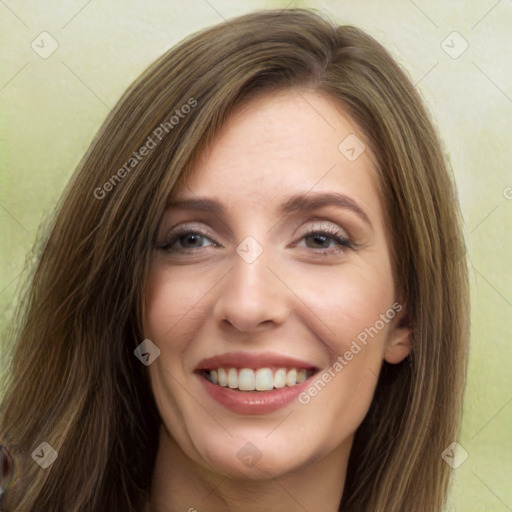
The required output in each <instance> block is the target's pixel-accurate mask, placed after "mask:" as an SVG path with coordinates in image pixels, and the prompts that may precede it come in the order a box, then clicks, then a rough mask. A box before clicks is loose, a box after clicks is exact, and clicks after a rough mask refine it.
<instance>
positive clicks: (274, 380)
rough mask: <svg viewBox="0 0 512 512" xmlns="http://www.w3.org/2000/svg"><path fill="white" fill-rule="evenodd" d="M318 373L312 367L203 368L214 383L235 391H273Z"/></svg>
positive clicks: (207, 377) (207, 378)
mask: <svg viewBox="0 0 512 512" xmlns="http://www.w3.org/2000/svg"><path fill="white" fill-rule="evenodd" d="M315 373H316V370H315V369H312V368H275V369H272V368H258V369H256V370H254V369H252V368H216V369H211V370H201V375H202V376H203V377H204V378H205V379H206V380H207V381H209V382H211V383H212V384H216V385H217V386H221V387H225V388H230V389H232V390H234V391H271V390H273V389H281V388H284V387H293V386H297V385H299V384H302V383H303V382H305V381H306V380H307V379H309V378H310V377H311V376H312V375H314V374H315Z"/></svg>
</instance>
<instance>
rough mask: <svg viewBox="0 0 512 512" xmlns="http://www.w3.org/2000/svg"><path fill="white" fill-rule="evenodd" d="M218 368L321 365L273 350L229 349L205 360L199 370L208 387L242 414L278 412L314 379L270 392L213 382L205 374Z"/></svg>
mask: <svg viewBox="0 0 512 512" xmlns="http://www.w3.org/2000/svg"><path fill="white" fill-rule="evenodd" d="M216 368H251V369H254V370H255V369H258V368H271V369H277V368H288V369H290V368H296V369H301V368H304V369H307V370H310V369H313V370H318V367H316V366H315V365H314V364H312V363H310V362H309V361H306V360H304V359H300V358H296V357H290V356H286V355H283V354H277V353H273V352H258V353H256V352H226V353H224V354H218V355H215V356H212V357H208V358H206V359H203V360H202V361H201V362H200V363H199V364H198V365H197V367H196V369H195V373H196V374H197V375H198V377H199V378H200V380H201V382H202V385H203V386H204V389H205V390H206V392H207V393H208V394H209V395H210V396H211V397H212V398H213V399H214V400H215V401H217V402H218V403H220V404H221V405H223V406H224V407H226V408H228V409H230V410H231V411H233V412H235V413H238V414H268V413H271V412H273V411H277V410H278V409H280V408H282V407H284V406H286V405H288V404H289V403H290V402H292V401H293V400H295V399H296V398H297V396H298V395H299V394H300V393H301V392H302V391H304V390H305V389H306V388H307V387H308V386H309V384H310V382H309V381H310V379H307V380H306V381H305V382H303V383H301V384H297V385H295V386H290V387H288V386H286V387H284V388H280V389H272V390H270V391H238V390H234V389H231V388H228V387H224V386H219V385H217V384H213V383H212V382H210V381H209V380H207V379H206V378H205V377H204V375H203V373H204V371H206V370H212V369H216Z"/></svg>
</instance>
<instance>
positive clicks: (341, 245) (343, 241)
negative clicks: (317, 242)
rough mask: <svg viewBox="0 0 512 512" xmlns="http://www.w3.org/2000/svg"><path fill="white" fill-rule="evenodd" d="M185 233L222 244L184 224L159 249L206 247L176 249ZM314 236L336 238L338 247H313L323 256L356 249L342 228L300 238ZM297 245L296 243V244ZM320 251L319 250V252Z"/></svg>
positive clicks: (186, 250) (314, 231) (316, 232)
mask: <svg viewBox="0 0 512 512" xmlns="http://www.w3.org/2000/svg"><path fill="white" fill-rule="evenodd" d="M185 235H196V236H201V237H204V238H207V239H208V240H210V241H211V242H212V244H211V246H212V247H219V246H220V244H218V243H217V242H215V241H214V240H212V239H211V238H210V236H209V235H208V234H207V233H205V232H203V231H201V230H200V229H190V228H189V227H187V226H183V228H181V229H178V230H177V231H175V232H174V233H172V235H171V236H170V237H169V239H168V240H166V241H164V242H163V243H162V244H160V245H159V246H158V249H160V250H162V251H166V252H181V253H190V252H195V251H199V250H201V249H204V247H193V248H191V249H174V248H173V247H172V246H173V245H174V244H175V243H176V242H178V241H179V240H180V238H182V237H184V236H185ZM312 236H324V237H327V239H331V240H334V241H335V242H337V243H338V247H334V248H328V249H321V248H317V249H312V250H313V251H314V252H315V253H316V254H318V255H322V256H330V255H332V254H336V253H341V252H343V251H344V249H354V248H355V244H354V243H353V242H351V241H350V240H349V239H348V238H345V237H344V236H341V235H340V230H338V229H336V228H329V227H323V228H321V229H313V230H311V231H308V232H307V233H305V234H304V235H303V236H302V238H301V239H300V240H299V241H301V240H303V239H305V238H308V237H312ZM294 245H295V244H294ZM317 251H318V252H317Z"/></svg>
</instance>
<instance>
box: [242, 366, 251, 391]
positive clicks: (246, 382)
mask: <svg viewBox="0 0 512 512" xmlns="http://www.w3.org/2000/svg"><path fill="white" fill-rule="evenodd" d="M254 380H255V379H254V372H253V371H252V370H250V369H248V368H243V369H242V370H240V374H239V375H238V389H240V390H241V391H253V390H254V387H255V383H254Z"/></svg>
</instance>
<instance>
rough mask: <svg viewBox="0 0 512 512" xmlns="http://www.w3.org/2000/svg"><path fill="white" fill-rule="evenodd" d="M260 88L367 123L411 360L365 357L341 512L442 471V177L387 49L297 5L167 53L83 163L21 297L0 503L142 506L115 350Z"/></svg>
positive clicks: (153, 432) (147, 463) (454, 423)
mask: <svg viewBox="0 0 512 512" xmlns="http://www.w3.org/2000/svg"><path fill="white" fill-rule="evenodd" d="M275 89H294V90H296V91H297V92H299V93H300V91H302V90H309V91H319V92H323V93H327V94H328V95H330V96H331V97H333V98H335V99H337V100H338V101H339V102H340V104H341V105H343V106H344V108H345V109H346V111H348V112H349V113H350V114H351V116H352V117H353V119H354V120H355V121H356V122H357V123H358V125H359V127H360V128H361V130H362V131H363V133H365V134H366V136H367V139H368V141H369V144H370V149H371V150H372V152H373V154H374V155H375V158H376V160H377V163H378V171H379V187H380V192H381V198H382V204H383V209H384V211H385V215H386V220H387V225H388V226H389V230H390V237H391V242H390V247H391V251H392V261H393V264H394V267H393V272H394V279H395V282H396V286H397V289H398V290H399V291H400V293H401V298H402V300H403V302H404V303H405V304H406V307H407V311H408V320H409V322H410V326H411V328H412V331H413V349H412V353H411V355H410V356H409V357H408V358H407V359H406V360H405V361H404V362H403V363H401V364H399V365H388V364H386V363H384V366H383V369H382V372H381V375H380V378H379V382H378V385H377V390H376V393H375V397H374V400H373V402H372V405H371V407H370V410H369V412H368V414H367V416H366V418H365V420H364V421H363V423H362V425H361V426H360V428H359V429H358V431H357V433H356V438H355V441H354V445H353V448H352V452H351V456H350V460H349V468H348V477H347V481H346V482H345V488H344V493H343V499H342V504H341V508H342V510H344V511H345V512H347V511H357V512H364V511H367V512H370V511H371V512H384V511H385V512H391V511H397V512H406V511H409V510H411V507H414V508H415V509H416V510H425V511H428V512H432V511H439V510H441V508H442V505H443V503H444V501H445V498H446V494H447V489H448V484H449V476H450V468H449V467H448V466H447V465H446V464H445V462H444V461H443V460H442V458H441V453H442V451H443V450H444V449H445V448H446V447H447V446H448V445H449V444H450V443H451V442H452V441H454V440H456V439H457V432H458V427H459V421H460V411H461V401H462V393H463V386H464V379H465V368H466V356H467V339H468V322H469V320H468V289H467V275H466V273H467V268H466V262H465V259H464V257H463V240H462V235H461V228H460V213H459V210H458V202H457V198H456V194H455V187H454V184H453V179H452V177H451V174H450V173H449V171H448V169H447V165H446V163H445V159H444V157H443V154H442V150H441V146H440V143H439V141H438V138H437V136H436V133H435V131H434V129H433V127H432V123H431V122H430V120H429V116H428V115H427V113H426V110H425V108H424V106H423V105H422V102H421V100H420V98H419V96H418V94H417V92H416V90H415V88H414V86H413V85H412V84H411V82H410V80H409V79H408V78H407V76H406V75H405V74H404V72H403V71H402V70H401V69H400V67H399V66H398V65H397V64H396V63H395V61H394V60H393V59H392V58H391V56H390V55H389V54H388V53H387V51H386V50H385V49H384V48H383V47H382V46H381V45H380V44H379V43H378V42H376V41H375V40H374V39H373V38H372V37H370V36H369V35H367V34H366V33H364V32H363V31H361V30H359V29H357V28H354V27H350V26H336V25H334V24H332V23H331V22H329V21H326V20H324V19H323V18H322V17H321V16H319V15H317V14H315V13H314V12H312V11H308V10H302V9H291V10H285V11H277V10H276V11H262V12H256V13H253V14H249V15H245V16H242V17H239V18H236V19H233V20H230V21H229V22H228V23H222V24H220V25H218V26H215V27H213V28H210V29H208V30H205V31H202V32H200V33H199V34H197V35H194V36H193V37H190V38H188V39H187V40H185V41H184V42H182V43H181V44H179V45H178V46H177V47H175V48H173V49H171V50H170V51H168V52H167V53H166V54H164V55H163V56H162V57H161V58H160V59H158V60H157V61H156V62H155V63H154V64H153V65H151V66H150V67H149V68H148V69H147V70H146V71H145V72H144V73H143V74H142V75H141V77H140V78H139V79H138V80H136V82H135V83H134V84H133V85H132V86H131V87H130V88H129V90H128V91H127V92H126V93H125V94H124V96H123V97H122V98H121V100H120V101H119V102H118V104H117V106H116V107H115V109H114V110H113V111H112V113H111V114H110V115H109V117H108V119H107V120H106V121H105V123H104V125H103V126H102V128H101V129H100V131H99V133H98V135H97V136H96V138H95V140H94V141H93V143H92V144H91V146H90V148H89V150H88V152H87V154H86V155H85V156H84V158H83V159H82V161H81V163H80V165H79V167H78V169H77V171H76V173H75V175H74V177H73V179H72V181H71V183H70V185H69V186H68V188H67V190H66V192H65V194H64V196H63V199H62V201H61V204H60V205H59V209H58V213H57V214H56V215H55V218H54V221H53V223H52V226H51V229H50V231H49V235H48V237H47V239H46V240H45V243H44V247H43V249H42V252H41V257H40V259H39V261H38V263H37V267H36V269H35V272H34V274H33V279H32V281H31V285H30V288H29V291H28V293H27V295H26V297H25V300H24V301H22V304H21V306H20V308H21V309H20V311H22V313H23V314H22V315H21V316H20V317H19V329H18V334H17V335H16V337H15V339H14V340H13V342H14V344H15V351H14V356H13V360H12V366H11V367H10V371H9V373H8V375H7V382H6V392H5V396H4V399H3V403H2V417H1V420H0V444H3V445H6V446H8V447H10V450H11V453H13V454H14V457H15V458H16V461H17V479H16V480H15V482H14V484H13V485H12V486H11V487H10V488H9V489H8V491H7V492H6V495H5V496H4V498H5V499H4V503H3V509H2V510H5V511H8V512H10V511H17V512H35V511H40V510H66V511H67V512H78V511H91V510H107V511H112V510H123V511H125V512H128V511H139V510H142V509H143V507H144V505H145V502H146V501H147V496H148V493H149V488H150V484H151V474H152V469H153V465H154V460H155V454H156V450H157V438H158V425H159V421H160V420H159V415H158V412H157V409H156V406H155V402H154V400H153V397H152V394H151V390H150V386H149V382H148V378H147V374H146V368H145V366H144V365H142V364H141V363H140V362H139V361H138V359H137V358H136V357H135V356H134V353H133V352H134V348H135V347H136V346H137V345H138V344H140V343H141V341H142V340H143V339H144V337H143V332H142V328H141V324H142V315H143V311H144V295H145V286H146V276H147V272H148V265H149V262H150V260H151V256H152V253H153V250H154V244H155V238H156V233H157V230H158V226H159V222H160V219H161V216H162V213H163V211H164V209H165V205H166V201H167V198H168V196H169V194H170V192H171V191H172V190H173V188H174V187H175V186H176V185H177V184H180V183H182V181H183V180H184V179H185V177H186V175H187V171H188V170H189V169H191V168H192V167H193V165H194V162H195V161H196V160H197V157H198V155H199V154H200V153H201V152H202V151H203V150H204V149H205V148H206V147H207V146H208V145H209V144H210V143H211V142H212V140H213V138H214V137H215V135H216V134H217V133H218V132H219V130H220V129H221V128H222V126H223V124H224V122H225V120H226V119H227V117H228V116H229V114H230V112H232V110H233V109H234V108H235V107H236V106H237V105H239V104H240V103H241V102H242V101H248V100H249V98H251V97H253V96H254V95H256V94H265V93H270V91H271V90H275ZM143 147H146V150H142V148H143ZM143 153H144V154H143ZM42 442H47V443H48V444H49V445H50V446H51V447H53V449H55V450H56V452H57V453H58V457H57V459H56V460H55V462H53V464H51V466H50V467H48V468H47V469H42V468H41V467H40V466H39V465H38V464H36V463H35V462H34V460H33V459H32V457H31V454H32V452H33V451H34V450H35V449H36V448H38V447H39V446H40V444H41V443H42ZM341 485H343V482H340V486H341Z"/></svg>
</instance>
